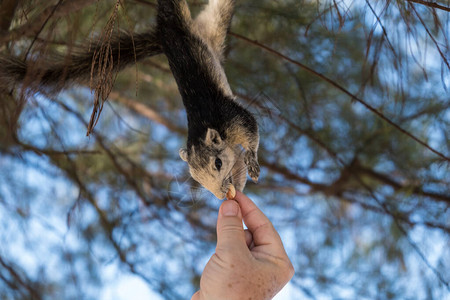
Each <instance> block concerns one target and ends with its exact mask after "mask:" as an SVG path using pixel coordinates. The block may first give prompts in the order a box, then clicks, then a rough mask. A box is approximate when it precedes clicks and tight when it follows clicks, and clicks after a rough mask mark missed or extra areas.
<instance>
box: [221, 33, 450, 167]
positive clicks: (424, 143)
mask: <svg viewBox="0 0 450 300" xmlns="http://www.w3.org/2000/svg"><path fill="white" fill-rule="evenodd" d="M229 34H230V35H231V36H234V37H236V38H238V39H240V40H243V41H245V42H247V43H249V44H252V45H255V46H257V47H260V48H262V49H263V50H265V51H267V52H269V53H271V54H273V55H275V56H278V57H281V58H282V59H284V60H286V61H288V62H290V63H293V64H295V65H297V66H299V67H300V68H302V69H304V70H306V71H308V72H309V73H311V74H313V75H315V76H317V77H319V78H321V79H322V80H324V81H326V82H328V83H329V84H330V85H332V86H334V87H335V88H336V89H338V90H340V91H341V92H343V93H344V94H347V95H348V96H349V97H350V98H351V99H352V100H355V101H357V102H359V103H360V104H362V105H363V106H364V107H365V108H367V109H368V110H369V111H371V112H373V113H374V114H375V115H377V116H378V117H379V118H380V119H382V120H384V121H385V122H387V123H388V124H389V125H391V126H393V127H394V128H395V129H397V130H398V131H400V132H401V133H403V134H404V135H406V136H408V137H410V138H411V139H413V140H414V141H416V142H417V143H419V144H421V145H422V146H424V147H425V148H427V149H428V150H430V151H431V152H433V153H434V154H436V155H438V156H440V157H441V158H442V159H444V160H446V161H448V162H450V157H448V156H446V155H444V154H443V153H441V152H439V151H437V150H436V149H434V148H432V147H431V146H430V145H428V144H427V143H426V142H424V141H422V140H421V139H419V138H418V137H416V136H415V135H413V134H412V133H410V132H408V131H407V130H405V129H403V128H402V127H401V126H400V125H398V124H397V123H395V122H394V121H392V120H391V119H389V118H388V117H386V116H385V115H384V114H383V113H381V112H380V111H379V110H378V109H376V108H375V107H373V106H371V105H370V104H368V103H367V102H365V101H364V100H363V99H361V98H359V97H357V96H356V95H354V94H352V93H351V92H350V91H348V90H347V89H346V88H344V87H343V86H341V85H340V84H338V83H337V82H336V81H334V80H332V79H330V78H328V77H327V76H325V75H324V74H322V73H319V72H317V71H316V70H314V69H312V68H310V67H308V66H306V65H304V64H302V63H301V62H299V61H297V60H294V59H292V58H290V57H288V56H286V55H284V54H282V53H281V52H278V51H277V50H275V49H272V48H270V47H269V46H266V45H264V44H262V43H260V42H258V41H255V40H251V39H249V38H247V37H245V36H242V35H240V34H237V33H234V32H230V33H229Z"/></svg>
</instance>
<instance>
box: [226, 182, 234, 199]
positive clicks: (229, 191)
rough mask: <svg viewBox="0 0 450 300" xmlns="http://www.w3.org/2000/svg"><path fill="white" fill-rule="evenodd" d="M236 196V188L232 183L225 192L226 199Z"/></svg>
mask: <svg viewBox="0 0 450 300" xmlns="http://www.w3.org/2000/svg"><path fill="white" fill-rule="evenodd" d="M235 196H236V189H235V188H234V185H232V184H231V185H230V187H229V188H228V192H227V199H234V197H235Z"/></svg>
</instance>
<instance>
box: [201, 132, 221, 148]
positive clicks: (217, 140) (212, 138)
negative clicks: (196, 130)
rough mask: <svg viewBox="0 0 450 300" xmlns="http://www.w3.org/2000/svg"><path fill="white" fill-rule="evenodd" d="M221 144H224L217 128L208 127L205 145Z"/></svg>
mask: <svg viewBox="0 0 450 300" xmlns="http://www.w3.org/2000/svg"><path fill="white" fill-rule="evenodd" d="M221 144H222V138H221V137H220V134H219V132H218V131H217V130H215V129H211V128H208V131H206V137H205V145H207V146H211V145H215V146H219V145H221Z"/></svg>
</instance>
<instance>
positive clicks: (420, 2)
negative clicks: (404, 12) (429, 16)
mask: <svg viewBox="0 0 450 300" xmlns="http://www.w3.org/2000/svg"><path fill="white" fill-rule="evenodd" d="M407 1H409V2H414V3H418V4H422V5H426V6H429V7H432V8H437V9H442V10H445V11H448V12H450V7H447V6H443V5H440V4H437V3H436V2H430V1H423V0H407Z"/></svg>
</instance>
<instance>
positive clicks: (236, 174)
mask: <svg viewBox="0 0 450 300" xmlns="http://www.w3.org/2000/svg"><path fill="white" fill-rule="evenodd" d="M180 157H181V159H182V160H184V161H186V162H187V163H188V165H189V172H190V173H191V176H192V178H193V179H194V180H196V181H197V182H198V183H200V184H201V185H202V186H203V187H204V188H206V189H207V190H209V191H210V192H211V193H213V194H214V196H216V197H217V198H219V199H223V198H225V195H226V193H227V191H228V188H229V187H230V184H233V185H234V187H235V188H236V189H237V190H239V191H242V190H243V189H244V186H245V182H246V180H247V167H246V165H245V163H244V155H243V151H242V149H241V147H240V146H239V145H229V144H227V142H226V140H224V139H222V138H221V137H220V134H219V132H217V130H214V129H211V128H208V130H207V132H206V135H205V139H204V140H202V141H201V143H199V144H197V145H195V146H192V147H191V148H190V149H189V150H188V149H186V148H182V149H180Z"/></svg>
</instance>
